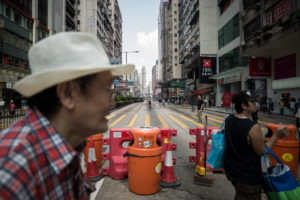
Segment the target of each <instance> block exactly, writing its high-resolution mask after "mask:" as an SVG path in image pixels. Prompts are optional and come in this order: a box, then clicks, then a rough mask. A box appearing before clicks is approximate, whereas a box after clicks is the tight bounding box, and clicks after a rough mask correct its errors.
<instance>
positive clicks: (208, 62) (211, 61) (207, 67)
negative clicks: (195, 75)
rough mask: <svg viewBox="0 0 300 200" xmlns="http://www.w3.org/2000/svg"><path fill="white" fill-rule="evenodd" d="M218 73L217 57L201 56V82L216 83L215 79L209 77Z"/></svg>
mask: <svg viewBox="0 0 300 200" xmlns="http://www.w3.org/2000/svg"><path fill="white" fill-rule="evenodd" d="M215 74H216V58H215V57H200V66H199V83H200V84H201V83H214V82H215V80H213V79H209V77H210V76H212V75H215Z"/></svg>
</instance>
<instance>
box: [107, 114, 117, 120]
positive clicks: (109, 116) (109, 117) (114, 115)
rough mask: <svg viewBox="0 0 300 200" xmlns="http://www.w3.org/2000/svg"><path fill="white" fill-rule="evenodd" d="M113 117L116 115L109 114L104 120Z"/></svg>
mask: <svg viewBox="0 0 300 200" xmlns="http://www.w3.org/2000/svg"><path fill="white" fill-rule="evenodd" d="M114 116H116V114H111V115H109V116H106V119H110V118H113V117H114Z"/></svg>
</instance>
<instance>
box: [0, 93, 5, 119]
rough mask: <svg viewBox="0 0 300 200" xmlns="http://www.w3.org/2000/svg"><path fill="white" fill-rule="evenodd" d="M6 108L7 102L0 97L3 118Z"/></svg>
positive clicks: (0, 111)
mask: <svg viewBox="0 0 300 200" xmlns="http://www.w3.org/2000/svg"><path fill="white" fill-rule="evenodd" d="M4 106H5V102H4V101H3V99H2V98H1V97H0V114H1V116H4Z"/></svg>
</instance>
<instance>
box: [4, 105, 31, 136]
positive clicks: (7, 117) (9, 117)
mask: <svg viewBox="0 0 300 200" xmlns="http://www.w3.org/2000/svg"><path fill="white" fill-rule="evenodd" d="M26 111H27V108H25V107H24V108H22V109H16V111H15V113H14V114H11V113H10V112H9V111H8V110H7V109H3V110H1V111H0V131H2V130H4V129H6V128H7V127H9V126H10V125H11V124H13V123H15V122H16V121H18V120H19V119H21V118H22V117H23V116H24V115H25V113H26Z"/></svg>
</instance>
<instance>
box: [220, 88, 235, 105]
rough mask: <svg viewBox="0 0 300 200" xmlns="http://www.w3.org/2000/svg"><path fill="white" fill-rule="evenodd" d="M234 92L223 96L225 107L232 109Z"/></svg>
mask: <svg viewBox="0 0 300 200" xmlns="http://www.w3.org/2000/svg"><path fill="white" fill-rule="evenodd" d="M232 95H233V93H232V92H224V93H223V96H222V100H223V106H224V107H230V105H231V101H232Z"/></svg>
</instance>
